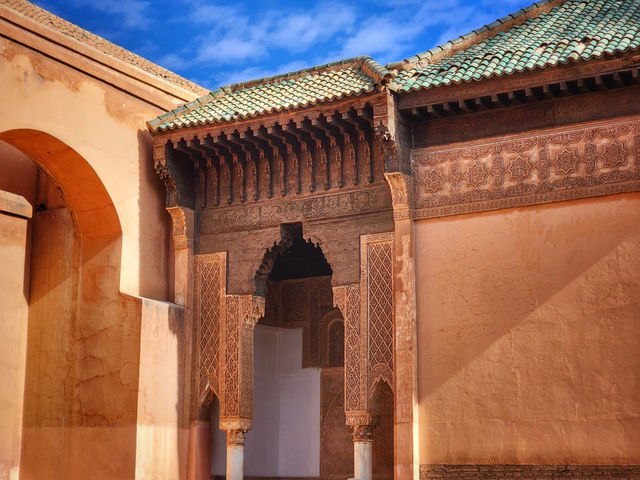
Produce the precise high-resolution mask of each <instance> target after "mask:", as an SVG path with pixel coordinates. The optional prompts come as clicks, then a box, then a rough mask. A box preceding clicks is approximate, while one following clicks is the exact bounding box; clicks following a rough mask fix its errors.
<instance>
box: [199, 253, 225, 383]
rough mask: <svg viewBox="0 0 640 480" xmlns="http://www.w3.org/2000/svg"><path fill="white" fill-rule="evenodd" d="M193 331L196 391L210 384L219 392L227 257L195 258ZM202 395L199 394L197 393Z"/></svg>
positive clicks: (221, 255)
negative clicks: (194, 338) (194, 339)
mask: <svg viewBox="0 0 640 480" xmlns="http://www.w3.org/2000/svg"><path fill="white" fill-rule="evenodd" d="M195 267H196V292H197V295H196V318H197V319H198V322H197V328H196V345H197V348H198V350H197V363H198V367H197V377H198V378H197V381H196V385H197V386H198V391H199V392H203V391H204V390H205V388H206V386H207V385H208V384H209V385H210V386H211V388H212V389H213V390H214V392H216V393H218V392H219V390H218V381H219V378H220V376H219V374H220V369H219V366H220V357H219V354H220V326H221V323H222V320H223V319H224V306H223V305H222V299H223V297H224V282H225V279H226V254H225V253H213V254H209V255H198V256H196V257H195ZM200 395H202V393H200Z"/></svg>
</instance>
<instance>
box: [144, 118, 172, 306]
mask: <svg viewBox="0 0 640 480" xmlns="http://www.w3.org/2000/svg"><path fill="white" fill-rule="evenodd" d="M138 168H139V171H140V175H139V179H140V180H139V184H138V206H139V208H138V212H139V216H140V218H139V219H138V229H139V232H138V238H139V242H140V243H139V249H138V251H139V265H138V272H139V278H140V295H141V296H143V297H146V298H153V299H155V300H169V298H170V297H169V294H170V292H169V285H168V284H169V281H168V279H169V278H170V276H169V273H170V272H169V270H170V248H169V242H170V234H169V232H170V231H171V218H170V215H169V214H168V213H167V211H166V210H165V208H164V207H165V201H164V199H165V196H166V190H165V188H164V185H163V184H162V181H161V180H160V178H159V177H158V175H156V173H155V171H154V168H153V138H152V137H151V135H150V134H149V132H148V131H146V130H142V129H139V130H138ZM150 240H154V241H155V242H154V243H155V244H156V245H159V247H158V249H159V251H156V250H154V249H152V248H149V244H150Z"/></svg>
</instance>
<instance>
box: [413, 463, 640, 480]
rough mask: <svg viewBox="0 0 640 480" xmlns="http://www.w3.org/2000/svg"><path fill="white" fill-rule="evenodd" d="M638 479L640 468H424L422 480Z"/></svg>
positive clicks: (521, 466)
mask: <svg viewBox="0 0 640 480" xmlns="http://www.w3.org/2000/svg"><path fill="white" fill-rule="evenodd" d="M505 478H522V479H529V480H538V479H540V480H542V479H548V480H561V479H565V478H566V479H573V480H591V479H598V478H602V479H605V478H608V479H614V478H616V479H620V480H622V479H624V480H638V479H640V465H474V464H465V465H420V480H480V479H482V480H498V479H505Z"/></svg>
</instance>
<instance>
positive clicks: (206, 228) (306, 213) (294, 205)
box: [200, 183, 391, 233]
mask: <svg viewBox="0 0 640 480" xmlns="http://www.w3.org/2000/svg"><path fill="white" fill-rule="evenodd" d="M389 208H391V197H390V196H389V188H388V187H387V186H386V184H384V183H379V184H373V185H371V186H368V187H359V188H356V189H354V190H351V191H347V192H339V193H333V194H321V195H314V196H312V197H306V198H297V199H286V200H284V199H282V200H267V201H264V202H260V203H254V204H250V205H237V206H230V207H225V208H218V209H212V210H206V211H204V212H203V214H202V222H201V225H200V232H201V233H213V232H216V233H218V232H226V231H234V230H246V229H252V228H258V227H268V226H273V225H279V224H280V223H283V222H296V221H304V220H313V219H316V218H331V217H340V216H348V215H357V214H362V213H368V212H376V211H381V210H385V209H389Z"/></svg>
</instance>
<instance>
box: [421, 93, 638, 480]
mask: <svg viewBox="0 0 640 480" xmlns="http://www.w3.org/2000/svg"><path fill="white" fill-rule="evenodd" d="M638 92H639V90H638V87H629V88H621V89H615V90H612V91H600V92H595V93H590V94H583V95H580V96H577V97H566V98H559V99H554V100H547V101H540V102H532V103H529V104H526V105H520V106H515V107H510V108H503V109H495V110H489V111H486V112H482V113H477V114H471V115H462V116H454V117H451V118H443V119H437V120H432V121H423V122H418V123H416V124H415V125H414V151H413V153H412V156H413V159H414V165H413V169H414V178H415V179H416V183H415V189H414V193H415V201H416V217H417V218H418V220H417V221H416V223H415V241H416V244H415V245H416V247H415V248H416V251H415V253H416V259H417V261H416V297H417V319H418V327H417V328H418V352H419V353H418V395H419V409H418V415H419V452H420V453H419V459H420V461H419V463H420V464H421V465H422V466H423V468H422V471H421V476H422V477H423V478H458V477H460V476H465V475H466V476H469V477H470V478H477V477H478V476H481V475H489V477H491V478H493V477H492V475H493V476H500V475H509V474H511V475H527V476H531V477H533V478H537V477H538V476H542V475H543V474H545V475H546V474H548V475H558V476H562V475H563V473H562V472H560V473H558V472H551V471H546V473H545V471H543V470H540V471H537V470H535V469H533V470H532V469H531V467H530V466H527V465H526V464H544V465H568V464H582V465H589V464H591V465H595V464H638V463H640V456H639V455H638V452H637V449H634V447H633V446H634V445H637V444H638V442H640V402H638V396H637V385H638V382H639V381H640V374H639V373H638V372H640V357H639V356H638V355H637V352H638V351H640V324H639V323H638V319H639V318H640V316H639V313H640V277H639V275H638V273H637V272H638V266H639V265H640V235H639V234H640V211H639V209H638V207H639V206H640V194H639V193H637V192H636V191H637V189H638V180H639V178H640V176H639V175H640V171H639V166H640V150H639V148H640V135H639V133H638V131H639V128H638V117H637V116H636V117H634V116H631V115H637V113H638V112H639V111H640V103H639V101H638V99H639V98H640V96H638ZM454 127H455V128H454ZM624 192H632V193H624ZM610 194H615V195H610ZM562 200H571V201H562ZM546 202H553V203H547V204H543V203H546ZM472 212H476V213H472ZM447 215H449V216H447ZM435 464H449V465H462V464H478V465H484V464H498V465H521V464H525V466H524V467H523V468H522V469H520V470H518V469H517V468H516V467H505V468H507V470H504V471H502V470H499V469H498V470H496V469H495V468H493V467H492V468H493V469H491V468H489V470H486V469H485V470H482V471H481V469H480V467H478V468H477V469H476V470H474V468H475V467H473V466H471V467H466V468H468V471H465V472H462V471H458V470H455V469H454V470H451V469H449V470H447V469H442V468H440V467H434V466H433V465H435ZM514 468H516V469H515V470H514ZM509 469H511V470H509ZM483 472H484V473H483ZM500 472H502V473H500ZM505 472H506V473H505ZM594 472H595V470H594ZM582 473H583V474H584V475H589V474H590V473H589V470H584V471H582ZM592 473H593V472H592ZM593 474H594V475H595V474H598V475H601V474H602V472H600V470H598V471H597V472H596V473H593ZM554 478H555V477H554Z"/></svg>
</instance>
